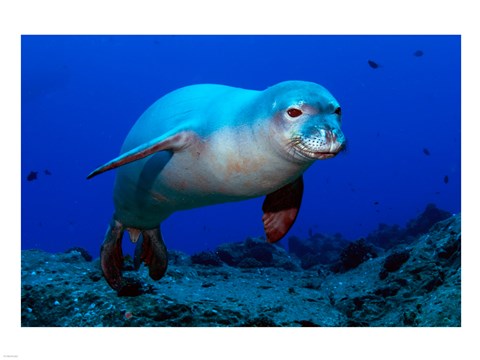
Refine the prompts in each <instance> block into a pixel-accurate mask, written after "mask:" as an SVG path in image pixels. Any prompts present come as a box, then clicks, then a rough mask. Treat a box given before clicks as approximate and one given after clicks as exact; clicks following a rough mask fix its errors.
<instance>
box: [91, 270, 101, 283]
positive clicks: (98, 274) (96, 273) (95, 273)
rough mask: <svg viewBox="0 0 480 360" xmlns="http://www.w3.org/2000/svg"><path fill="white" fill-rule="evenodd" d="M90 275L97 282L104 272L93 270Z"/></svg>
mask: <svg viewBox="0 0 480 360" xmlns="http://www.w3.org/2000/svg"><path fill="white" fill-rule="evenodd" d="M88 277H89V278H90V280H92V281H93V282H97V281H99V280H100V279H101V278H102V274H100V273H98V272H92V273H90V274H89V275H88Z"/></svg>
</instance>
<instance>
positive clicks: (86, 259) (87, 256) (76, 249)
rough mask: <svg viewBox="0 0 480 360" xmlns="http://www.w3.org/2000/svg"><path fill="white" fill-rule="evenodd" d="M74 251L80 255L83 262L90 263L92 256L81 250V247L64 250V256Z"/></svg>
mask: <svg viewBox="0 0 480 360" xmlns="http://www.w3.org/2000/svg"><path fill="white" fill-rule="evenodd" d="M74 251H75V252H78V253H80V255H82V257H83V258H84V259H85V261H92V256H91V255H90V254H89V253H88V251H87V250H85V249H84V248H81V247H72V248H70V249H68V250H66V251H65V254H69V253H72V252H74Z"/></svg>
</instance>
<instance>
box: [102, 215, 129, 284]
mask: <svg viewBox="0 0 480 360" xmlns="http://www.w3.org/2000/svg"><path fill="white" fill-rule="evenodd" d="M123 230H124V228H123V225H122V224H121V223H119V222H118V221H117V220H115V219H112V221H111V222H110V225H109V227H108V230H107V233H106V234H105V239H104V240H103V244H102V247H101V249H100V263H101V266H102V271H103V275H104V276H105V279H106V280H107V282H108V284H109V285H110V286H111V287H112V289H114V290H117V291H118V290H120V289H121V288H122V287H123V285H124V280H123V278H122V267H123V252H122V235H123Z"/></svg>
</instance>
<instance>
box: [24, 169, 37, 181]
mask: <svg viewBox="0 0 480 360" xmlns="http://www.w3.org/2000/svg"><path fill="white" fill-rule="evenodd" d="M37 174H38V171H30V174H28V176H27V181H32V180H37Z"/></svg>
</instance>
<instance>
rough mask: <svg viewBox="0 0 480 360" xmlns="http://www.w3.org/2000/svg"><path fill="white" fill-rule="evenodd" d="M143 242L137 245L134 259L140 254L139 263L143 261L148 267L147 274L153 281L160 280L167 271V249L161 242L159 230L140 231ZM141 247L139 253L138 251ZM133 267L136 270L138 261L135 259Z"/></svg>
mask: <svg viewBox="0 0 480 360" xmlns="http://www.w3.org/2000/svg"><path fill="white" fill-rule="evenodd" d="M142 238H143V240H142V241H141V242H139V243H138V244H137V249H135V258H137V257H138V253H140V254H141V255H140V261H145V264H146V265H147V266H148V270H149V271H148V274H149V275H150V277H151V278H152V279H153V280H160V279H161V278H162V277H163V275H165V272H166V271H167V265H168V257H167V248H166V246H165V244H164V242H163V239H162V234H161V233H160V228H156V229H150V230H142ZM139 247H141V252H140V251H139V250H138V249H139ZM135 263H136V264H135V267H137V268H138V266H139V263H138V260H137V259H135Z"/></svg>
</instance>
